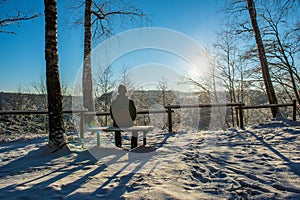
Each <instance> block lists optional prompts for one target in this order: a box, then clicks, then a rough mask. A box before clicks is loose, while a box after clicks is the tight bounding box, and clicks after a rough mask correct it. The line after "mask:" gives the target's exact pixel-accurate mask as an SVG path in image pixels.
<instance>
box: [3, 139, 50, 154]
mask: <svg viewBox="0 0 300 200" xmlns="http://www.w3.org/2000/svg"><path fill="white" fill-rule="evenodd" d="M41 140H43V141H46V140H47V137H42V138H35V139H30V140H29V141H26V142H24V140H23V139H18V140H14V141H11V142H1V143H0V147H1V149H0V153H3V152H7V151H11V150H14V149H16V148H23V147H25V146H27V145H31V144H37V143H40V142H41ZM16 145H17V146H16Z"/></svg>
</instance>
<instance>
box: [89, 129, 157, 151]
mask: <svg viewBox="0 0 300 200" xmlns="http://www.w3.org/2000/svg"><path fill="white" fill-rule="evenodd" d="M153 129H154V127H153V126H130V127H114V126H108V127H107V126H106V127H102V126H98V127H97V126H94V127H89V128H88V129H87V130H88V131H96V132H97V146H100V132H101V131H103V132H115V131H120V132H127V131H130V132H132V134H135V135H134V136H135V137H138V132H143V145H146V144H147V142H146V135H147V133H148V132H149V131H152V130H153Z"/></svg>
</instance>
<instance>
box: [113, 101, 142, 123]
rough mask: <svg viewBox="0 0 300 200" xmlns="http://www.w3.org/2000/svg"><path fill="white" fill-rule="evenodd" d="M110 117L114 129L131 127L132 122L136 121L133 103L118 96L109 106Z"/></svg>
mask: <svg viewBox="0 0 300 200" xmlns="http://www.w3.org/2000/svg"><path fill="white" fill-rule="evenodd" d="M110 115H111V117H112V119H113V126H115V127H129V126H133V121H134V120H135V119H136V108H135V105H134V102H133V101H132V100H131V99H128V97H127V96H125V95H122V96H121V95H118V96H117V98H116V99H115V100H114V101H113V102H112V104H111V106H110Z"/></svg>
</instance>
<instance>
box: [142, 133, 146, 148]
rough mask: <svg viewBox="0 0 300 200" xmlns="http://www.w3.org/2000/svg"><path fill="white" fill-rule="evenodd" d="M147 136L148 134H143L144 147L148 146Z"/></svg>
mask: <svg viewBox="0 0 300 200" xmlns="http://www.w3.org/2000/svg"><path fill="white" fill-rule="evenodd" d="M146 135H147V132H143V145H144V146H146V144H147V141H146Z"/></svg>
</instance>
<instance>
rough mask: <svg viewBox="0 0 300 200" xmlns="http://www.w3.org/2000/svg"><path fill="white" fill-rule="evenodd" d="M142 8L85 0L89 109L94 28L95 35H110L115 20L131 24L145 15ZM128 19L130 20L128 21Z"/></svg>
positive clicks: (85, 77)
mask: <svg viewBox="0 0 300 200" xmlns="http://www.w3.org/2000/svg"><path fill="white" fill-rule="evenodd" d="M143 16H144V14H143V12H142V11H141V10H139V9H137V8H135V7H134V6H132V5H129V3H126V2H125V1H118V2H117V4H116V2H115V1H102V2H101V1H96V0H94V1H93V0H86V1H85V15H84V30H85V34H84V64H83V66H84V69H83V77H82V78H83V80H82V86H83V104H84V107H85V108H87V109H89V110H94V108H93V105H94V104H93V85H92V67H91V49H92V31H93V30H92V28H94V31H93V35H94V37H96V38H97V37H98V38H101V37H102V36H110V35H112V34H113V33H114V26H113V22H114V21H116V22H117V23H118V24H119V25H124V24H131V23H132V21H133V20H135V19H136V18H137V17H138V18H140V17H143ZM126 20H128V21H126Z"/></svg>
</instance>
